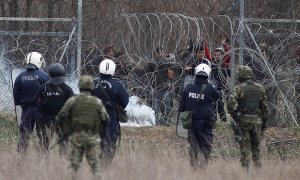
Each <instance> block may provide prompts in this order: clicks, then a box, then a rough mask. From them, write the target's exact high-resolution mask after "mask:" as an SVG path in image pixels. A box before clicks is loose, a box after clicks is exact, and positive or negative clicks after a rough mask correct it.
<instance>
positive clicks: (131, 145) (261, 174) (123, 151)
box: [0, 120, 300, 180]
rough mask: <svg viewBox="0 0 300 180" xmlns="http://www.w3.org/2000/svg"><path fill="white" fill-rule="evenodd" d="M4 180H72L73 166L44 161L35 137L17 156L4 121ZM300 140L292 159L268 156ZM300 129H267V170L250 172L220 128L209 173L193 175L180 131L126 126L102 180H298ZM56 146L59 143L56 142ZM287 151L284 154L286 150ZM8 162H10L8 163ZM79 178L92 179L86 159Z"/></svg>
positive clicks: (10, 125) (13, 134) (51, 158)
mask: <svg viewBox="0 0 300 180" xmlns="http://www.w3.org/2000/svg"><path fill="white" fill-rule="evenodd" d="M0 125H1V126H0V127H1V132H0V135H1V136H0V137H1V138H0V140H1V141H0V142H1V143H0V149H1V152H2V153H1V155H0V161H1V162H3V163H2V164H1V165H0V172H1V173H0V179H21V178H22V179H24V180H25V179H31V180H32V179H68V178H70V177H69V174H68V161H67V159H66V158H60V157H59V155H58V152H57V149H54V150H53V151H50V152H49V154H48V156H47V157H46V158H45V156H44V155H42V154H41V153H40V152H39V150H38V148H37V146H36V137H33V138H32V140H31V146H30V149H29V151H28V153H27V154H26V156H24V157H22V158H21V157H20V156H19V155H18V154H17V153H16V151H15V147H16V142H17V131H16V128H17V127H16V125H15V123H14V122H11V121H6V120H1V121H0ZM289 138H293V139H297V141H295V142H294V145H293V144H292V143H289V144H285V145H284V147H286V149H285V152H286V153H288V154H289V156H288V157H287V158H286V159H285V161H281V160H280V156H279V155H278V152H277V151H276V150H274V149H273V150H272V151H271V152H270V154H268V153H267V144H268V143H269V142H271V141H274V140H283V139H289ZM299 139H300V132H299V129H293V128H290V129H275V128H271V129H268V131H267V132H266V135H265V141H264V142H263V146H262V147H263V159H264V160H263V168H262V169H261V170H259V171H257V170H256V169H253V168H252V169H251V170H250V172H249V173H247V172H245V171H244V170H243V169H242V168H241V167H240V164H239V160H238V156H239V150H238V146H237V144H236V143H235V142H234V140H233V137H232V132H231V130H230V129H229V126H228V124H224V123H222V124H217V128H216V130H215V141H214V145H213V147H214V150H213V153H212V156H211V161H210V163H209V165H208V167H207V168H206V169H205V170H197V171H194V170H193V169H191V167H190V165H189V159H188V154H187V149H188V144H187V141H186V140H185V139H183V138H179V137H177V136H176V134H175V127H161V126H153V127H122V141H121V146H120V148H119V151H118V153H117V156H116V158H115V160H114V162H113V164H112V165H111V166H110V167H109V168H107V169H103V170H102V172H103V173H102V176H103V179H144V180H147V179H199V177H203V178H205V179H225V180H226V179H228V180H231V179H273V180H277V179H278V180H280V179H297V178H298V177H299V175H300V174H299V173H300V172H299V171H298V169H299V167H300V163H299V160H298V154H297V153H298V151H299V149H300V148H299ZM52 143H54V142H52ZM282 152H283V151H282ZM4 162H5V163H4ZM78 176H79V179H90V176H91V175H90V173H89V167H88V164H87V162H86V161H85V160H84V162H83V164H82V165H81V168H80V171H79V173H78Z"/></svg>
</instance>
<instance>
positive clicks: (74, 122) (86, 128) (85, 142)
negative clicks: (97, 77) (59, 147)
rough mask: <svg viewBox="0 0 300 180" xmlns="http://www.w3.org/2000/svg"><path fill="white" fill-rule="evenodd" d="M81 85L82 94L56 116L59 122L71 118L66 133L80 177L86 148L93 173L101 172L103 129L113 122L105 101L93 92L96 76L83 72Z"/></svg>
mask: <svg viewBox="0 0 300 180" xmlns="http://www.w3.org/2000/svg"><path fill="white" fill-rule="evenodd" d="M78 87H79V89H80V94H79V95H77V96H73V97H71V98H70V99H69V100H68V101H67V102H66V103H65V105H64V107H63V108H62V110H61V111H60V112H59V114H58V115H57V117H56V119H57V121H58V122H63V121H65V122H66V121H67V122H69V123H68V124H69V127H70V132H65V133H66V134H70V138H69V139H70V144H71V153H70V161H71V165H70V169H71V171H72V176H73V178H75V177H76V172H77V169H78V167H79V164H80V162H81V161H82V157H83V155H84V152H85V154H86V159H87V162H88V163H89V165H90V166H91V168H92V172H93V174H94V175H95V174H96V173H97V174H98V158H97V157H98V153H99V152H97V149H99V143H100V138H99V130H101V129H102V127H105V126H106V124H107V123H108V122H109V116H108V114H107V112H106V109H105V107H104V105H103V104H102V101H101V100H100V99H98V98H96V97H94V96H91V93H90V92H91V91H92V90H93V87H94V83H93V80H92V78H91V77H90V76H82V77H81V78H80V80H79V83H78ZM99 128H100V129H99Z"/></svg>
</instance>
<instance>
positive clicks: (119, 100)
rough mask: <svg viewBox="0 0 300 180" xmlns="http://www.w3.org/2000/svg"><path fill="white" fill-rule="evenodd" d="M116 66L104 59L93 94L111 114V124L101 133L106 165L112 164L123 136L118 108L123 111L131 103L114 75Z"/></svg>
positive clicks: (103, 159)
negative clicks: (118, 143) (118, 142)
mask: <svg viewBox="0 0 300 180" xmlns="http://www.w3.org/2000/svg"><path fill="white" fill-rule="evenodd" d="M115 70H116V64H115V63H114V62H113V61H112V60H111V59H104V60H103V61H102V62H101V63H100V65H99V72H100V77H98V78H95V80H94V84H95V89H94V90H93V91H92V94H93V95H94V96H96V97H98V98H99V99H101V100H102V101H103V103H104V105H105V108H106V110H107V112H108V114H109V117H110V122H109V124H108V125H107V126H106V127H105V128H104V129H103V131H102V132H101V134H100V136H101V154H100V158H101V160H102V161H104V163H102V164H110V163H111V162H112V160H113V157H114V155H115V153H116V150H117V141H118V140H119V138H120V135H121V128H120V123H119V118H118V116H117V113H116V106H119V107H121V108H123V109H125V108H126V106H127V104H128V102H129V95H128V93H127V91H126V90H125V89H124V87H123V85H122V84H121V83H120V82H119V81H118V80H116V79H114V78H113V75H114V73H115Z"/></svg>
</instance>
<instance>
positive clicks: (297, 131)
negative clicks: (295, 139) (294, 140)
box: [293, 126, 300, 135]
mask: <svg viewBox="0 0 300 180" xmlns="http://www.w3.org/2000/svg"><path fill="white" fill-rule="evenodd" d="M293 132H294V133H295V134H296V135H299V134H300V127H299V126H298V127H294V128H293Z"/></svg>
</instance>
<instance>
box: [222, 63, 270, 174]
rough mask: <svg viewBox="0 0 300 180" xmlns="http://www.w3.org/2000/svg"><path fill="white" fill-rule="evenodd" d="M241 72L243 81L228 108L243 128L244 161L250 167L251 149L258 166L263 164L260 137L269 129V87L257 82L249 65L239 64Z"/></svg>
mask: <svg viewBox="0 0 300 180" xmlns="http://www.w3.org/2000/svg"><path fill="white" fill-rule="evenodd" d="M237 75H238V78H239V82H240V84H239V85H237V86H235V87H234V89H233V91H232V93H231V95H230V98H229V102H228V111H229V113H230V115H231V116H232V117H233V119H234V120H235V121H236V123H237V124H238V127H239V128H240V132H241V140H240V141H239V145H240V150H241V164H242V167H244V168H246V169H247V170H249V164H250V152H252V160H253V162H254V166H255V167H257V168H259V167H261V157H260V140H261V136H262V134H263V132H264V131H265V130H266V128H267V124H266V123H267V119H268V111H267V101H266V100H267V96H266V91H265V88H264V87H263V86H262V85H261V84H259V83H255V82H254V81H253V72H252V69H251V68H250V67H249V66H245V65H243V66H239V67H238V70H237Z"/></svg>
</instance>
